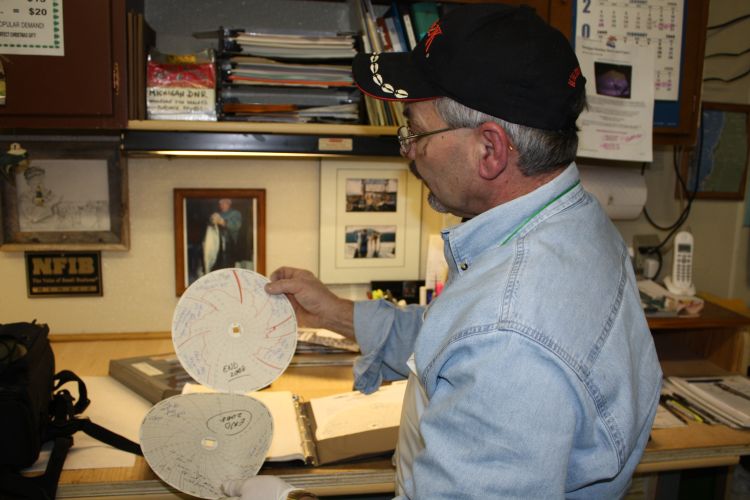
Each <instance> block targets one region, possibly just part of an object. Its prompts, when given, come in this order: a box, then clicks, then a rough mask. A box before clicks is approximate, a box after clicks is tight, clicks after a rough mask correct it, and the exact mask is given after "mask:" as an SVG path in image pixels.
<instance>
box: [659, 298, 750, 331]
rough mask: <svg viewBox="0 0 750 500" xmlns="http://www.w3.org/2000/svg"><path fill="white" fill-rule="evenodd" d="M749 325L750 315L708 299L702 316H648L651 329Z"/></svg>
mask: <svg viewBox="0 0 750 500" xmlns="http://www.w3.org/2000/svg"><path fill="white" fill-rule="evenodd" d="M748 325H750V317H747V316H743V315H742V314H739V313H736V312H734V311H731V310H729V309H726V308H724V307H721V306H719V305H717V304H714V303H713V302H709V301H706V303H705V305H704V307H703V310H702V311H701V313H700V316H695V317H684V316H679V317H675V318H648V326H649V328H651V330H693V329H706V328H737V327H741V326H748Z"/></svg>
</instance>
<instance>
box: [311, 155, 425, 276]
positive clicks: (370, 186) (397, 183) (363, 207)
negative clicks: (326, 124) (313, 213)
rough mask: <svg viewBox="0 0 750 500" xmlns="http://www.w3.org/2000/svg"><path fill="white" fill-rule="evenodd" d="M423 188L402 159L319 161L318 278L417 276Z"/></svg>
mask: <svg viewBox="0 0 750 500" xmlns="http://www.w3.org/2000/svg"><path fill="white" fill-rule="evenodd" d="M421 208H422V183H421V182H420V181H419V180H418V179H417V178H416V177H414V176H413V175H411V174H410V173H409V169H408V166H407V164H406V163H404V162H403V161H402V160H393V161H385V160H384V161H378V162H365V161H356V162H350V161H340V160H321V173H320V279H321V280H322V281H323V282H324V283H369V282H370V281H378V280H412V279H417V278H418V276H419V255H420V253H419V244H420V227H421V217H420V215H421Z"/></svg>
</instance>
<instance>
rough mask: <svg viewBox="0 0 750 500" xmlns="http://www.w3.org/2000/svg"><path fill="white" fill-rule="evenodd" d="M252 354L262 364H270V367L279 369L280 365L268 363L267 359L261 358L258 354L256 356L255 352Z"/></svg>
mask: <svg viewBox="0 0 750 500" xmlns="http://www.w3.org/2000/svg"><path fill="white" fill-rule="evenodd" d="M254 356H255V359H257V360H258V361H260V362H261V363H263V364H264V365H266V366H270V367H271V368H273V369H274V370H281V367H280V366H276V365H272V364H271V363H269V362H268V361H266V360H264V359H263V358H261V357H260V356H258V355H257V354H254Z"/></svg>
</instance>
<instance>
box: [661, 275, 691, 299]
mask: <svg viewBox="0 0 750 500" xmlns="http://www.w3.org/2000/svg"><path fill="white" fill-rule="evenodd" d="M664 286H665V287H667V290H669V292H670V293H673V294H675V295H685V296H688V297H690V296H693V295H695V285H693V284H692V283H690V285H689V286H678V285H677V284H675V283H674V282H673V281H672V277H671V276H667V277H666V278H664Z"/></svg>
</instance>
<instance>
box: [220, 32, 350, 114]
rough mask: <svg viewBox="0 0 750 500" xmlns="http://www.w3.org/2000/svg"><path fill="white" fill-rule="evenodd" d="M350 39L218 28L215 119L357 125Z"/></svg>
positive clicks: (328, 34)
mask: <svg viewBox="0 0 750 500" xmlns="http://www.w3.org/2000/svg"><path fill="white" fill-rule="evenodd" d="M355 53H356V49H355V37H354V35H353V34H330V33H302V34H300V33H289V32H284V33H258V32H248V31H245V30H241V29H228V28H222V29H221V30H220V37H219V56H218V66H219V72H220V85H219V109H220V113H221V115H220V118H221V119H222V120H229V121H264V122H286V123H304V122H331V123H357V122H359V120H360V113H359V101H360V93H359V91H357V90H356V88H355V87H354V81H353V80H352V74H351V59H352V57H354V54H355Z"/></svg>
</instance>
